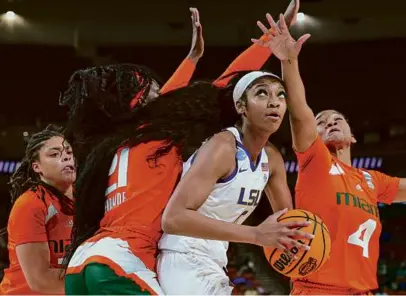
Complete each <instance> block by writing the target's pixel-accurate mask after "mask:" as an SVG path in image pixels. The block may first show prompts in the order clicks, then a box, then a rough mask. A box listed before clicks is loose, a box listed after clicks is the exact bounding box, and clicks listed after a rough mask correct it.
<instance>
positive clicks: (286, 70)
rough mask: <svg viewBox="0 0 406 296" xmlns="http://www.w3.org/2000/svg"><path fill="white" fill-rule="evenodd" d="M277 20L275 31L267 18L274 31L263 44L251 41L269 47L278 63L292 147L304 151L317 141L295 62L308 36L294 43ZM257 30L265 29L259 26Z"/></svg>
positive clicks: (297, 65) (311, 115)
mask: <svg viewBox="0 0 406 296" xmlns="http://www.w3.org/2000/svg"><path fill="white" fill-rule="evenodd" d="M279 21H280V23H281V29H280V30H277V25H276V23H275V21H274V20H273V19H272V17H271V16H270V15H269V16H268V22H269V24H270V26H271V29H272V28H273V29H274V30H275V31H274V33H273V35H274V36H273V38H272V39H271V40H269V41H267V42H264V41H262V40H255V39H253V40H252V41H253V42H254V43H256V44H261V45H263V46H266V47H269V48H271V50H272V51H273V53H274V55H275V56H276V57H277V58H278V59H279V60H280V61H281V64H282V73H283V80H284V82H285V85H286V89H287V91H288V97H287V99H286V102H287V106H288V109H289V118H290V125H291V129H292V138H293V147H294V149H295V150H296V151H297V152H304V151H306V150H307V149H308V148H309V147H310V146H311V145H312V144H313V143H314V141H315V140H316V139H317V127H316V120H315V118H314V114H313V111H312V110H311V109H310V107H309V106H308V105H307V102H306V94H305V88H304V85H303V81H302V78H301V77H300V72H299V62H298V56H299V53H300V50H301V48H302V45H303V43H304V42H305V41H306V40H307V39H308V38H309V37H310V34H305V35H303V36H302V37H300V38H299V40H297V41H295V40H294V39H293V38H292V36H291V35H290V33H289V30H288V28H287V26H286V23H285V21H284V19H283V15H280V18H279ZM261 25H262V24H261ZM259 27H260V28H262V29H263V30H266V28H265V26H263V25H262V26H259Z"/></svg>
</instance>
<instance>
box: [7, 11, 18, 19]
mask: <svg viewBox="0 0 406 296" xmlns="http://www.w3.org/2000/svg"><path fill="white" fill-rule="evenodd" d="M5 18H6V19H7V20H9V21H12V20H14V19H15V18H16V13H15V12H14V11H11V10H9V11H7V12H6V14H5Z"/></svg>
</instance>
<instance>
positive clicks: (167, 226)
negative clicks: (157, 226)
mask: <svg viewBox="0 0 406 296" xmlns="http://www.w3.org/2000/svg"><path fill="white" fill-rule="evenodd" d="M161 224H162V230H163V231H164V232H165V233H168V234H179V232H180V231H181V226H182V222H181V213H179V212H177V213H176V212H174V211H171V210H169V209H168V208H167V209H166V210H165V211H164V214H163V216H162V223H161Z"/></svg>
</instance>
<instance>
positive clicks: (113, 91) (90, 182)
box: [61, 65, 238, 266]
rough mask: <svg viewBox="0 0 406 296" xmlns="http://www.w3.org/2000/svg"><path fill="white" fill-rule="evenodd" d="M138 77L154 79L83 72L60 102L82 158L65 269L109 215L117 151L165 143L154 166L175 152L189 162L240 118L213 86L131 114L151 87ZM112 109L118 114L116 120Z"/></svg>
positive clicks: (118, 71) (121, 72)
mask: <svg viewBox="0 0 406 296" xmlns="http://www.w3.org/2000/svg"><path fill="white" fill-rule="evenodd" d="M129 71H131V72H129ZM134 73H136V74H135V75H138V76H139V77H141V76H142V78H143V79H142V81H150V80H152V79H153V77H151V74H150V73H151V72H150V71H148V70H147V69H145V68H141V67H138V66H136V65H131V67H123V66H122V65H114V66H111V68H110V69H108V70H107V71H101V70H100V69H94V70H93V71H89V72H82V74H81V76H80V81H76V80H75V79H73V80H72V79H71V82H70V84H71V85H70V86H69V90H68V92H67V93H65V95H64V97H63V98H62V100H61V102H62V103H63V104H64V103H65V104H67V105H68V106H70V112H69V121H68V123H67V126H66V131H65V137H66V139H67V140H68V141H69V142H70V143H71V145H72V147H73V151H74V153H75V156H76V157H77V159H78V171H77V181H76V185H75V210H76V215H75V218H74V226H73V229H72V243H71V246H70V248H69V250H68V252H67V255H66V257H65V260H64V265H65V266H67V264H68V263H69V260H70V258H71V257H72V256H73V253H74V251H75V250H76V249H77V247H78V246H79V245H80V244H81V243H83V242H84V241H85V240H87V239H88V238H90V237H91V236H93V235H94V234H95V232H96V231H97V230H98V229H99V227H100V221H101V220H102V218H103V216H104V213H105V207H104V205H105V190H106V187H107V183H108V171H109V168H110V166H111V162H112V159H113V157H114V154H115V153H116V151H117V149H118V148H120V147H122V146H123V145H126V146H127V147H133V146H137V145H139V144H141V143H146V142H150V141H155V140H157V141H162V142H163V143H164V144H163V145H162V146H161V147H160V148H159V149H158V150H157V151H155V152H154V153H153V154H151V155H150V156H149V160H155V161H156V160H158V159H159V158H160V157H161V156H163V155H165V154H167V153H168V152H169V151H170V150H171V149H173V148H176V149H177V151H178V153H179V156H180V157H182V158H183V159H187V158H188V157H189V156H190V155H191V154H192V153H193V151H194V150H195V149H198V148H199V147H200V145H201V143H202V142H203V141H204V140H205V139H207V138H208V137H210V136H212V135H213V134H215V133H217V132H219V131H221V130H222V128H224V127H226V126H228V125H229V124H230V123H231V120H232V118H235V115H237V116H238V114H236V112H235V108H234V106H233V101H232V99H231V97H228V96H227V95H225V96H224V92H226V94H227V93H228V92H229V89H228V88H225V89H219V88H218V87H215V86H213V85H212V83H211V82H196V83H193V84H191V85H189V86H187V87H184V88H181V89H177V90H173V91H171V92H168V93H166V94H163V95H161V96H159V97H158V98H157V99H156V100H154V101H151V102H149V103H148V104H146V105H141V107H139V108H136V109H135V110H131V109H129V107H128V103H129V101H130V98H133V97H134V96H137V94H138V93H140V92H142V93H145V87H148V86H147V85H142V84H141V83H137V80H134V78H133V77H131V76H132V75H134ZM138 81H139V79H138ZM72 84H75V85H72ZM101 85H103V87H101ZM72 89H74V90H75V91H72ZM121 89H125V90H126V91H125V92H122V91H119V90H121ZM227 97H228V100H227ZM69 102H70V103H69ZM72 102H74V103H73V104H72ZM115 104H117V105H118V106H115ZM230 106H232V107H231V108H230ZM110 109H112V110H116V112H114V115H112V112H111V110H110ZM233 113H234V114H233ZM232 114H233V115H232ZM155 163H156V162H155Z"/></svg>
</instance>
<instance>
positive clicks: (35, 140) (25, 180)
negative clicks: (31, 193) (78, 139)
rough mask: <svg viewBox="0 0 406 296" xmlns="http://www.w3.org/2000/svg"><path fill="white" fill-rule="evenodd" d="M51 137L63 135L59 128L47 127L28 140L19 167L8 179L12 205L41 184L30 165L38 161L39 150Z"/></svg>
mask: <svg viewBox="0 0 406 296" xmlns="http://www.w3.org/2000/svg"><path fill="white" fill-rule="evenodd" d="M53 137H63V134H62V131H61V129H60V128H59V127H56V126H53V125H49V126H47V127H46V128H45V129H44V130H43V131H40V132H38V133H36V134H33V135H32V136H31V137H30V138H29V140H28V143H27V147H26V149H25V156H24V158H23V159H22V161H21V165H20V167H19V168H18V169H17V170H16V171H15V173H14V174H13V175H12V176H11V178H10V182H9V184H10V185H11V190H10V195H11V203H14V202H15V201H16V200H17V198H18V197H19V196H20V195H21V194H23V193H24V192H25V191H27V190H28V189H29V188H32V187H35V186H36V185H38V184H40V183H41V179H40V176H39V175H38V173H36V172H34V170H33V169H32V163H33V162H34V161H37V160H39V150H40V149H41V148H42V146H43V145H44V144H45V142H46V141H48V140H49V139H51V138H53Z"/></svg>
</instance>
